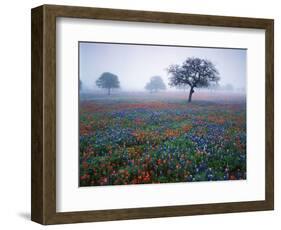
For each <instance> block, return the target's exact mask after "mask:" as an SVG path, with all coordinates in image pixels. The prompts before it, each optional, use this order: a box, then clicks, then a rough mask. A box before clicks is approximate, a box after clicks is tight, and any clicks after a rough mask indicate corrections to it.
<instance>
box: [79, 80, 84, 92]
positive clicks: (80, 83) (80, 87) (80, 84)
mask: <svg viewBox="0 0 281 230" xmlns="http://www.w3.org/2000/svg"><path fill="white" fill-rule="evenodd" d="M82 84H83V83H82V81H81V80H79V90H80V91H81V89H82Z"/></svg>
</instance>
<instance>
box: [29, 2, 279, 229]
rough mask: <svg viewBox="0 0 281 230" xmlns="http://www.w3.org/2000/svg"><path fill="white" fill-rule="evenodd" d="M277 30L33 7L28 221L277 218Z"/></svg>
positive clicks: (247, 21)
mask: <svg viewBox="0 0 281 230" xmlns="http://www.w3.org/2000/svg"><path fill="white" fill-rule="evenodd" d="M273 22H274V21H273V20H271V19H258V18H240V17H225V16H210V15H194V14H179V13H167V12H166V13H164V12H147V11H130V10H116V9H102V8H88V7H73V6H57V5H43V6H39V7H37V8H34V9H32V159H31V160H32V169H31V170H32V189H31V190H32V199H31V200H32V205H31V208H32V210H31V219H32V220H33V221H35V222H38V223H41V224H62V223H76V222H90V221H109V220H124V219H138V218H155V217H170V216H184V215H199V214H215V213H229V212H245V211H259V210H273V209H274V75H273V69H274V67H273V64H274V62H273V61H274V43H273V39H274V35H273V33H274V31H273V29H274V24H273Z"/></svg>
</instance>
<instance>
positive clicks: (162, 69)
mask: <svg viewBox="0 0 281 230" xmlns="http://www.w3.org/2000/svg"><path fill="white" fill-rule="evenodd" d="M79 45H80V49H79V50H80V54H79V58H80V69H79V71H80V73H79V75H80V79H81V81H82V82H83V86H84V87H87V88H94V87H96V86H95V81H96V80H97V79H98V78H99V77H100V75H101V74H102V73H103V72H111V73H113V74H116V75H117V76H118V78H119V81H120V86H121V88H122V89H123V90H144V86H145V84H146V83H147V82H148V81H149V79H150V77H151V76H154V75H159V76H161V77H162V78H163V80H164V82H165V83H166V85H167V88H169V86H168V82H169V81H168V77H169V76H168V74H167V71H166V69H167V68H168V67H169V65H171V64H182V62H183V61H184V60H185V59H186V58H188V57H198V58H206V59H208V60H210V61H211V62H213V63H214V64H215V66H216V68H217V69H218V71H219V73H220V77H221V80H220V82H219V84H220V85H225V84H232V85H233V86H234V88H245V85H246V58H247V55H246V54H247V51H246V50H245V49H223V48H201V47H200V48H198V47H172V46H155V45H154V46H153V45H128V44H110V43H89V42H80V43H79Z"/></svg>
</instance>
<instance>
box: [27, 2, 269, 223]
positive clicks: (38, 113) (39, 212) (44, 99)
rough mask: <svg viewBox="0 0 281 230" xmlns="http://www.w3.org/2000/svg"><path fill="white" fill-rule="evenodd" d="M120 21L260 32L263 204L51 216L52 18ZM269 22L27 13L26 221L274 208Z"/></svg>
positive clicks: (61, 9) (109, 12)
mask: <svg viewBox="0 0 281 230" xmlns="http://www.w3.org/2000/svg"><path fill="white" fill-rule="evenodd" d="M57 17H71V18H85V19H102V20H121V21H130V22H149V23H170V24H186V25H203V26H218V27H237V28H255V29H264V30H265V36H266V38H265V40H266V44H265V47H266V51H265V66H266V70H265V76H266V80H265V85H266V86H265V87H266V99H265V100H266V101H265V103H266V107H265V109H266V121H265V122H266V134H265V138H266V140H265V141H266V142H265V143H266V150H265V158H266V159H265V178H266V181H265V200H264V201H249V202H233V203H215V204H196V205H181V206H164V207H149V208H130V209H112V210H101V211H79V212H57V211H56V18H57ZM273 40H274V21H273V20H271V19H257V18H240V17H224V16H209V15H194V14H179V13H162V12H146V11H131V10H117V9H102V8H89V7H74V6H57V5H43V6H39V7H37V8H34V9H32V50H31V52H32V158H31V161H32V168H31V173H32V178H31V182H32V183H31V184H32V186H31V193H32V194H31V198H32V199H31V201H32V205H31V219H32V220H33V221H35V222H38V223H41V224H64V223H76V222H91V221H109V220H125V219H139V218H157V217H170V216H185V215H198V214H215V213H231V212H245V211H260V210H273V209H274V75H273V69H274V66H273V65H274V63H273V61H274V42H273Z"/></svg>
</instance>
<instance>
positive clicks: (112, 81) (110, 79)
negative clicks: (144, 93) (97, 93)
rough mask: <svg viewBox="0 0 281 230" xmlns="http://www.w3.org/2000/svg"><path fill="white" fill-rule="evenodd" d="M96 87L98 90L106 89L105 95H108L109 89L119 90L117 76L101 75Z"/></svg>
mask: <svg viewBox="0 0 281 230" xmlns="http://www.w3.org/2000/svg"><path fill="white" fill-rule="evenodd" d="M96 85H97V86H98V87H99V88H103V89H107V94H108V95H110V91H111V89H114V88H120V82H119V80H118V76H117V75H115V74H112V73H109V72H105V73H103V74H102V75H101V76H100V77H99V79H98V80H96Z"/></svg>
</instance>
